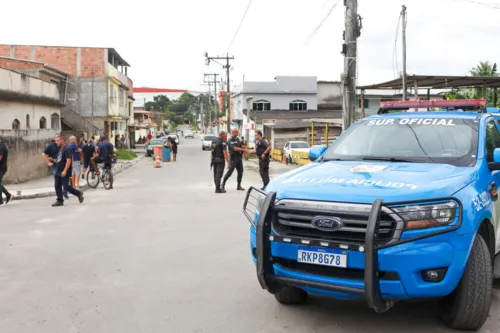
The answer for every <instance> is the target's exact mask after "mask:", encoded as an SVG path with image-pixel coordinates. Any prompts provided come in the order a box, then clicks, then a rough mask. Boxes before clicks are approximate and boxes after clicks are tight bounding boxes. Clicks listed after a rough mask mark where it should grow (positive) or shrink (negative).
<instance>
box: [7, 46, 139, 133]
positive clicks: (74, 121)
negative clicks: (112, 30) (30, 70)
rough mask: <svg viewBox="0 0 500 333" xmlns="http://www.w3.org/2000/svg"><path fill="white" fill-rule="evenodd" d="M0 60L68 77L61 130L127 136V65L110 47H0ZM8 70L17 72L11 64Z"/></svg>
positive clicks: (129, 116) (129, 81) (128, 81)
mask: <svg viewBox="0 0 500 333" xmlns="http://www.w3.org/2000/svg"><path fill="white" fill-rule="evenodd" d="M0 57H8V58H10V59H16V60H28V61H32V62H40V63H44V64H46V65H48V66H51V67H55V68H58V69H59V70H61V71H64V72H65V73H67V74H68V79H67V83H68V84H67V86H66V91H65V95H66V105H65V107H64V108H63V109H62V127H63V130H66V131H73V132H85V133H87V134H89V135H90V134H103V133H107V134H108V135H110V136H114V135H122V134H123V135H126V136H128V132H129V131H128V121H129V120H130V119H133V118H131V111H130V99H129V97H130V91H132V89H133V86H132V81H131V80H129V78H128V76H127V72H128V67H130V65H129V64H128V63H127V62H126V61H125V60H124V59H123V58H122V57H121V56H120V54H119V53H118V52H117V51H116V50H115V49H113V48H98V47H61V46H37V45H0ZM10 69H17V68H16V66H15V64H12V65H10Z"/></svg>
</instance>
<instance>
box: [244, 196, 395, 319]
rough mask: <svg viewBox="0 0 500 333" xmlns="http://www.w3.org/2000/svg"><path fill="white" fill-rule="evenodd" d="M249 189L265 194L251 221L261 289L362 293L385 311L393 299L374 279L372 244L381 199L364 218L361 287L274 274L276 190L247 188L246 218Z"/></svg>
mask: <svg viewBox="0 0 500 333" xmlns="http://www.w3.org/2000/svg"><path fill="white" fill-rule="evenodd" d="M252 190H253V191H257V192H259V193H260V195H262V196H265V199H264V201H263V203H262V204H261V205H260V207H259V215H258V216H259V217H258V219H257V221H251V222H252V223H254V225H255V228H256V234H257V242H256V259H257V278H258V280H259V283H260V285H261V287H262V288H263V289H266V290H268V291H269V292H270V293H272V294H275V293H277V292H278V291H280V290H281V289H282V288H283V286H287V285H300V286H307V287H313V288H319V289H324V290H329V291H336V292H342V293H349V294H358V295H364V296H365V298H366V301H367V303H368V305H369V306H370V307H371V308H373V309H374V310H375V311H376V312H378V313H382V312H385V311H387V310H389V309H390V308H391V307H392V306H393V305H394V303H395V302H394V301H393V300H384V299H383V298H382V293H381V291H380V281H379V278H378V249H377V247H376V246H375V235H376V234H377V233H378V229H379V224H380V210H381V208H382V200H381V199H377V200H375V202H374V203H373V205H372V209H371V212H370V216H369V219H368V226H367V229H366V237H365V268H364V289H362V288H354V287H348V286H342V285H334V284H327V283H322V282H315V281H307V280H302V279H295V278H289V277H282V276H277V275H275V274H274V268H273V258H272V256H271V239H270V236H271V227H272V218H273V217H272V211H273V209H272V208H273V206H274V202H275V200H276V193H275V192H270V193H267V194H266V193H264V192H262V191H260V190H258V189H256V188H250V189H249V191H248V193H247V197H246V199H245V203H244V206H243V211H244V213H245V215H246V216H247V217H248V218H249V219H250V216H249V215H248V213H247V204H248V199H249V195H250V192H251V191H252Z"/></svg>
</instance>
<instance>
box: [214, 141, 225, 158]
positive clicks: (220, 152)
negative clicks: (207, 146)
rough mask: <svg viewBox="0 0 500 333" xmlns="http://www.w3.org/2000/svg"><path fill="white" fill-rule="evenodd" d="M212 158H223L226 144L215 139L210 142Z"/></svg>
mask: <svg viewBox="0 0 500 333" xmlns="http://www.w3.org/2000/svg"><path fill="white" fill-rule="evenodd" d="M212 149H213V156H214V158H224V150H227V143H226V142H225V141H222V140H221V139H220V138H217V139H216V140H214V141H213V142H212Z"/></svg>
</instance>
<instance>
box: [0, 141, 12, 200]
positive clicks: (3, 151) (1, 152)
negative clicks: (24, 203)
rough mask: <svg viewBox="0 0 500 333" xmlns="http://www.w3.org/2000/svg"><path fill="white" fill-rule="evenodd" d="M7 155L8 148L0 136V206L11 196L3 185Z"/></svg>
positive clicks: (10, 198)
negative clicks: (3, 195)
mask: <svg viewBox="0 0 500 333" xmlns="http://www.w3.org/2000/svg"><path fill="white" fill-rule="evenodd" d="M8 157H9V149H8V148H7V145H6V144H5V142H3V138H2V137H1V136H0V207H2V206H4V205H5V204H8V203H9V202H10V201H11V200H12V198H13V197H14V195H13V194H11V193H9V191H7V189H6V188H5V186H3V178H4V176H5V174H6V173H7V159H8ZM2 193H3V194H5V198H6V199H5V204H4V202H3V197H2Z"/></svg>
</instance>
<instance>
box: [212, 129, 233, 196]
mask: <svg viewBox="0 0 500 333" xmlns="http://www.w3.org/2000/svg"><path fill="white" fill-rule="evenodd" d="M226 141H227V133H226V132H224V131H222V132H220V133H219V137H218V138H217V139H216V140H215V141H213V142H212V166H213V168H214V182H215V193H226V191H225V190H224V188H221V186H220V181H221V179H222V175H223V174H224V163H226V164H227V167H228V168H229V156H228V154H227V142H226Z"/></svg>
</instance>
